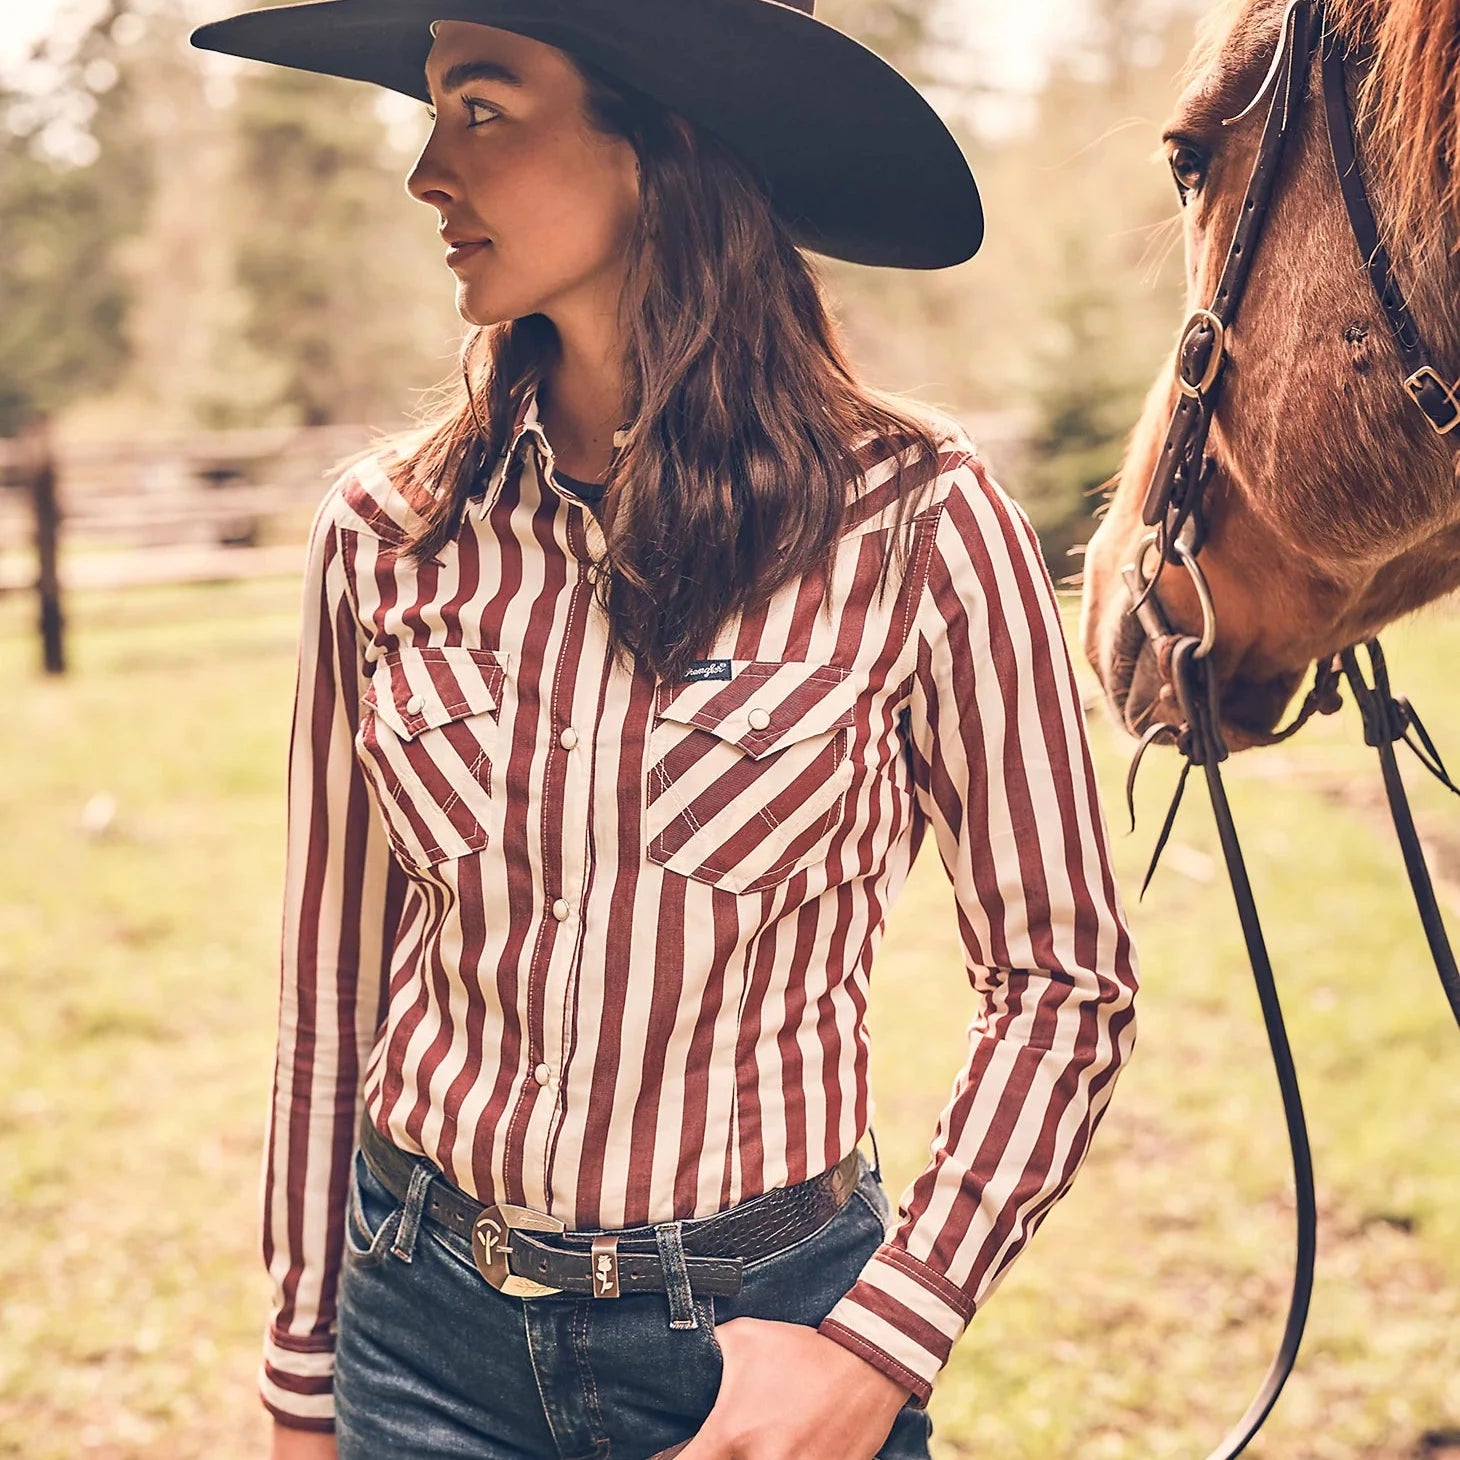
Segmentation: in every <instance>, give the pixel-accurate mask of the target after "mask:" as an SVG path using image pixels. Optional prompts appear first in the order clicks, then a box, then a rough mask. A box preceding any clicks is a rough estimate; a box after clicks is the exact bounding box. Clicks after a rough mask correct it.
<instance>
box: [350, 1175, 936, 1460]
mask: <svg viewBox="0 0 1460 1460" xmlns="http://www.w3.org/2000/svg"><path fill="white" fill-rule="evenodd" d="M858 1158H859V1162H860V1166H861V1174H860V1177H859V1180H858V1183H857V1187H856V1190H855V1192H854V1193H853V1195H852V1196H851V1197H850V1199H849V1200H848V1201H847V1203H846V1205H845V1206H844V1207H842V1209H841V1211H840V1212H838V1213H837V1215H836V1216H835V1217H833V1218H832V1219H831V1221H829V1222H827V1223H826V1224H825V1225H824V1226H823V1227H821V1228H820V1229H819V1230H818V1231H816V1232H813V1233H812V1234H811V1235H810V1236H808V1237H803V1238H802V1239H801V1240H800V1241H798V1242H795V1243H793V1244H792V1245H791V1246H789V1247H786V1248H783V1249H781V1250H780V1251H779V1252H773V1253H771V1254H769V1255H768V1256H766V1257H761V1258H758V1259H756V1260H755V1261H753V1262H748V1263H746V1265H745V1271H744V1286H743V1287H742V1288H741V1290H740V1292H739V1293H738V1294H736V1295H735V1296H734V1297H722V1296H713V1295H706V1296H695V1295H693V1294H692V1293H691V1292H690V1289H689V1286H688V1284H687V1283H686V1282H684V1281H683V1270H682V1269H680V1270H679V1271H678V1274H677V1276H678V1279H679V1280H678V1281H675V1282H672V1283H671V1285H670V1286H671V1291H669V1292H664V1293H633V1294H628V1295H626V1296H624V1297H622V1298H612V1299H602V1298H581V1297H577V1296H564V1295H549V1296H545V1297H537V1298H513V1297H508V1296H507V1295H506V1294H504V1293H500V1292H498V1291H497V1289H496V1288H494V1287H492V1286H491V1284H490V1283H488V1282H487V1281H486V1280H485V1279H484V1278H483V1277H482V1276H481V1274H480V1273H479V1272H478V1271H477V1269H476V1265H475V1264H474V1263H473V1261H472V1257H471V1248H470V1246H469V1245H468V1243H467V1242H466V1241H464V1240H463V1239H461V1238H458V1237H456V1236H455V1235H454V1234H453V1233H451V1232H449V1231H447V1230H446V1229H444V1228H442V1227H439V1226H437V1225H436V1224H435V1223H432V1222H426V1221H423V1220H422V1217H421V1211H422V1207H423V1204H424V1201H425V1197H426V1192H427V1188H428V1186H429V1184H430V1182H431V1181H432V1180H441V1179H444V1178H442V1177H441V1176H440V1175H439V1173H437V1172H436V1169H435V1168H434V1167H433V1166H431V1165H430V1163H429V1162H425V1161H422V1162H421V1163H420V1165H419V1166H418V1168H417V1174H416V1178H415V1180H414V1181H413V1183H412V1189H411V1192H410V1195H409V1196H408V1197H407V1199H406V1201H404V1202H400V1201H397V1200H396V1198H395V1197H393V1196H392V1195H391V1194H390V1193H389V1192H388V1191H387V1190H386V1189H385V1187H383V1186H382V1185H381V1184H380V1181H379V1180H378V1179H377V1177H376V1176H375V1174H374V1173H373V1172H372V1171H371V1170H370V1168H369V1167H368V1166H367V1165H366V1164H365V1161H364V1158H363V1157H362V1156H361V1155H360V1153H359V1152H358V1151H357V1152H356V1154H355V1163H354V1171H353V1176H352V1179H351V1183H350V1199H349V1210H348V1214H347V1217H346V1233H345V1258H344V1266H343V1269H342V1272H341V1276H340V1307H339V1333H338V1345H337V1353H336V1360H335V1380H334V1388H335V1426H336V1440H337V1443H338V1445H339V1454H340V1460H447V1457H451V1460H458V1457H467V1456H470V1457H473V1460H648V1457H649V1456H652V1455H655V1454H657V1453H658V1452H659V1451H660V1450H664V1449H667V1448H668V1447H670V1446H672V1445H676V1444H678V1443H680V1442H681V1441H683V1440H687V1439H689V1438H690V1437H691V1436H692V1435H693V1434H695V1432H696V1431H697V1430H698V1429H699V1427H700V1425H701V1423H702V1422H703V1421H704V1419H705V1416H706V1415H708V1414H709V1412H710V1407H711V1405H713V1404H714V1402H715V1395H716V1393H717V1392H718V1390H719V1387H720V1375H721V1363H722V1360H721V1352H720V1347H719V1344H718V1343H717V1342H716V1339H715V1323H716V1321H717V1320H719V1321H721V1322H723V1321H725V1320H728V1319H730V1318H739V1317H743V1316H749V1317H755V1318H769V1319H775V1320H778V1321H780V1322H786V1323H805V1324H809V1325H811V1326H813V1327H814V1326H815V1325H816V1324H817V1323H819V1322H820V1321H821V1319H822V1318H823V1317H825V1315H826V1314H827V1313H828V1312H829V1311H830V1309H831V1307H832V1305H833V1304H834V1303H835V1302H836V1300H837V1299H838V1298H840V1297H841V1295H842V1294H843V1293H844V1292H846V1291H847V1289H848V1288H850V1287H851V1286H852V1284H853V1283H854V1282H855V1281H856V1278H857V1275H858V1273H859V1272H860V1271H861V1269H862V1267H863V1265H864V1264H865V1263H866V1261H867V1259H868V1257H869V1256H870V1255H871V1254H872V1252H873V1251H874V1249H875V1248H876V1247H877V1246H878V1244H879V1243H880V1242H881V1241H882V1239H883V1235H884V1233H885V1230H886V1223H887V1220H888V1216H889V1203H888V1199H887V1196H886V1194H885V1192H884V1191H883V1188H882V1184H881V1181H880V1179H879V1177H878V1174H877V1173H876V1172H875V1171H874V1170H873V1168H872V1166H871V1164H870V1163H869V1162H868V1160H867V1158H866V1156H865V1155H862V1154H861V1152H860V1151H859V1153H858ZM677 1238H678V1224H677V1223H666V1224H664V1225H663V1226H661V1228H660V1229H659V1233H658V1239H657V1240H658V1241H659V1244H660V1251H661V1254H663V1255H664V1256H665V1257H666V1258H667V1259H668V1262H669V1265H670V1269H671V1272H673V1270H674V1268H673V1263H674V1252H675V1250H676V1243H677ZM931 1433H932V1420H931V1419H930V1418H929V1417H928V1414H927V1411H926V1410H922V1409H916V1408H914V1407H913V1405H912V1403H911V1401H909V1403H907V1404H905V1405H903V1407H902V1409H901V1410H900V1411H899V1412H898V1416H897V1419H896V1422H895V1423H894V1424H893V1427H892V1430H891V1432H890V1434H889V1435H888V1437H887V1439H886V1441H885V1442H884V1444H883V1446H882V1448H881V1449H880V1450H879V1451H878V1452H877V1455H878V1460H928V1454H929V1452H928V1437H929V1435H930V1434H931Z"/></svg>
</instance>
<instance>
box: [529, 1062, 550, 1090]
mask: <svg viewBox="0 0 1460 1460" xmlns="http://www.w3.org/2000/svg"><path fill="white" fill-rule="evenodd" d="M552 1077H553V1072H552V1071H551V1070H550V1069H548V1067H547V1066H546V1065H539V1066H538V1067H537V1068H536V1069H535V1070H534V1071H533V1072H532V1078H533V1079H534V1080H536V1081H537V1083H538V1084H539V1085H546V1084H547V1082H548V1081H549V1080H551V1079H552Z"/></svg>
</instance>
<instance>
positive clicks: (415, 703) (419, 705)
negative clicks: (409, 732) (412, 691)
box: [406, 695, 426, 715]
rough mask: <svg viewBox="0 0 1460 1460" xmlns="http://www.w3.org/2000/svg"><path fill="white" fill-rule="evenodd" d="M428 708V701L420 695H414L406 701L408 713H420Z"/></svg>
mask: <svg viewBox="0 0 1460 1460" xmlns="http://www.w3.org/2000/svg"><path fill="white" fill-rule="evenodd" d="M425 708H426V701H425V700H424V699H422V697H421V696H420V695H412V696H411V697H410V699H408V700H407V701H406V714H408V715H419V714H420V713H421V711H422V710H424V709H425Z"/></svg>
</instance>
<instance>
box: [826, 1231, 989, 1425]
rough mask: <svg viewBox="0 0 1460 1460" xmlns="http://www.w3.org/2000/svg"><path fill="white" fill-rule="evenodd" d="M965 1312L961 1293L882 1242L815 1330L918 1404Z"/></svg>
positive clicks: (968, 1306) (963, 1324) (969, 1306)
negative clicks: (906, 1391)
mask: <svg viewBox="0 0 1460 1460" xmlns="http://www.w3.org/2000/svg"><path fill="white" fill-rule="evenodd" d="M972 1317H973V1300H972V1299H971V1298H970V1297H969V1296H968V1295H967V1293H965V1292H964V1291H963V1290H962V1289H961V1288H959V1287H956V1286H955V1285H954V1284H953V1283H951V1282H949V1281H948V1279H947V1278H946V1277H944V1276H943V1274H942V1273H940V1272H938V1271H936V1270H935V1269H933V1268H931V1267H929V1266H928V1265H927V1263H925V1262H920V1261H919V1260H918V1259H917V1258H916V1257H912V1256H909V1254H908V1253H907V1252H906V1251H905V1250H904V1249H903V1248H901V1247H896V1246H894V1245H893V1244H892V1243H890V1242H884V1243H883V1244H882V1246H880V1247H879V1248H878V1249H877V1251H876V1252H874V1253H873V1254H872V1256H871V1257H870V1258H869V1259H868V1261H867V1265H866V1266H865V1267H864V1268H863V1269H862V1272H861V1275H860V1276H859V1277H858V1279H857V1281H856V1283H855V1284H853V1286H852V1287H851V1288H850V1289H849V1290H848V1291H847V1292H846V1293H844V1294H843V1295H842V1297H841V1298H839V1299H838V1300H837V1302H836V1305H835V1306H834V1307H833V1308H832V1310H831V1312H830V1313H828V1314H827V1315H826V1317H825V1318H823V1319H822V1320H821V1323H820V1324H819V1325H818V1331H819V1332H821V1333H824V1334H825V1335H826V1336H827V1337H828V1338H831V1339H835V1340H836V1341H837V1342H838V1343H839V1344H841V1345H842V1346H843V1347H844V1348H849V1349H851V1351H852V1352H853V1353H855V1354H859V1355H860V1356H861V1357H862V1358H864V1359H866V1360H867V1362H868V1363H870V1364H872V1365H874V1366H875V1367H876V1368H879V1369H881V1370H882V1372H883V1373H884V1374H886V1375H888V1376H889V1377H890V1378H893V1379H896V1380H897V1381H898V1382H899V1383H900V1384H903V1385H905V1386H906V1387H907V1388H908V1389H910V1390H911V1391H912V1396H913V1403H914V1405H915V1407H916V1408H918V1409H922V1408H924V1407H926V1405H927V1403H928V1398H929V1396H930V1395H931V1394H932V1392H933V1380H934V1379H935V1378H936V1377H937V1375H938V1373H939V1371H940V1370H941V1369H942V1368H943V1366H944V1365H945V1364H946V1363H947V1362H948V1356H949V1354H951V1353H952V1352H953V1345H954V1344H955V1343H956V1342H957V1341H958V1339H959V1337H960V1336H961V1335H962V1333H963V1330H964V1329H965V1328H967V1327H968V1323H969V1320H970V1319H971V1318H972Z"/></svg>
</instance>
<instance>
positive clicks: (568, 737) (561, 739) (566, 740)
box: [558, 725, 578, 750]
mask: <svg viewBox="0 0 1460 1460" xmlns="http://www.w3.org/2000/svg"><path fill="white" fill-rule="evenodd" d="M577 743H578V732H577V731H576V730H575V729H573V727H572V726H571V725H569V726H568V728H567V729H566V730H564V731H563V733H562V734H561V735H559V736H558V744H559V745H561V746H562V747H563V749H564V750H572V748H573V747H574V746H575V745H576V744H577Z"/></svg>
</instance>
